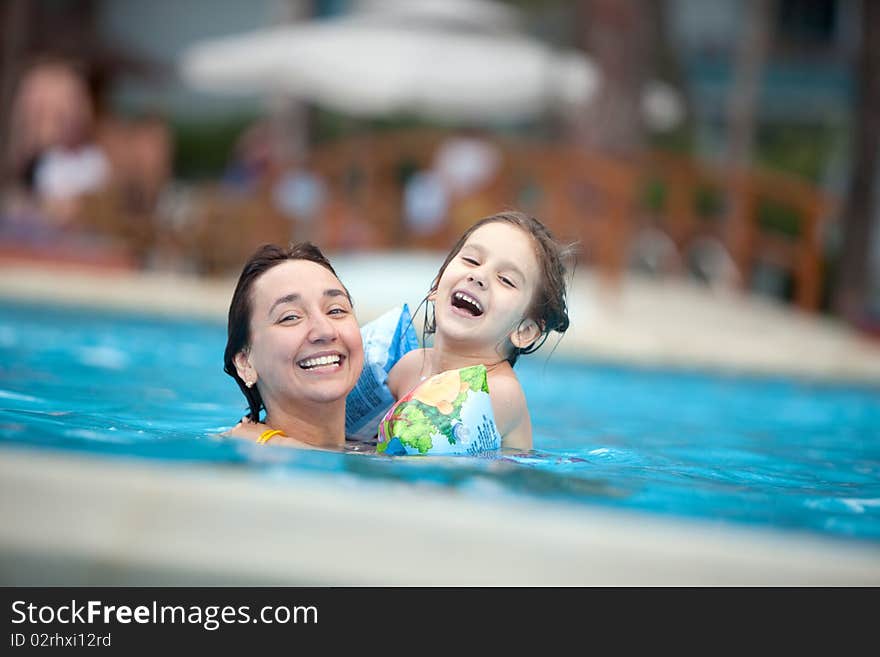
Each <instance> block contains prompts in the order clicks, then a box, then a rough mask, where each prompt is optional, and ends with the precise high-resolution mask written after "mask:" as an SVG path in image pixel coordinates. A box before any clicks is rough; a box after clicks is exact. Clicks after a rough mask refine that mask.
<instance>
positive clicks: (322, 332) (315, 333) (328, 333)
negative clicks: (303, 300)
mask: <svg viewBox="0 0 880 657" xmlns="http://www.w3.org/2000/svg"><path fill="white" fill-rule="evenodd" d="M335 338H336V327H335V326H334V325H333V322H332V321H331V320H330V318H329V317H327V316H326V315H325V314H324V313H318V314H317V315H314V316H313V317H312V321H311V327H310V328H309V340H310V341H311V342H329V341H332V340H334V339H335Z"/></svg>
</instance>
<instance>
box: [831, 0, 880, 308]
mask: <svg viewBox="0 0 880 657" xmlns="http://www.w3.org/2000/svg"><path fill="white" fill-rule="evenodd" d="M858 67H859V68H858V79H857V91H856V100H855V103H856V105H855V130H854V138H853V148H854V151H855V152H854V156H853V166H852V178H851V179H850V185H849V190H848V194H847V199H846V204H845V206H844V207H845V209H844V213H843V217H842V223H843V245H842V247H841V251H840V255H839V258H840V259H839V263H840V265H839V267H840V269H839V277H838V281H837V286H836V289H835V295H834V309H835V311H836V312H837V313H838V314H840V315H841V316H842V317H844V318H845V319H847V320H849V321H852V322H858V321H860V320H861V319H862V318H863V317H862V316H863V315H864V313H865V311H866V305H867V296H868V291H869V290H868V288H869V283H870V276H871V271H870V268H871V262H870V260H871V251H870V249H871V244H872V231H873V229H874V227H875V225H876V222H877V221H878V219H877V217H878V214H880V208H878V195H880V189H877V186H878V184H877V181H878V174H880V171H878V168H877V160H878V157H880V2H876V0H864V1H863V2H862V35H861V52H860V55H859V64H858Z"/></svg>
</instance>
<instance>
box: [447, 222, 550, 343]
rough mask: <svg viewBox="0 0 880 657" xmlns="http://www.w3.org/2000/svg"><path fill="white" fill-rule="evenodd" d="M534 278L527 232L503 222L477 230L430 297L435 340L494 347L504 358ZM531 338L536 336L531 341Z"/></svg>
mask: <svg viewBox="0 0 880 657" xmlns="http://www.w3.org/2000/svg"><path fill="white" fill-rule="evenodd" d="M538 277H539V266H538V258H537V256H536V254H535V247H534V244H533V243H532V238H531V237H530V236H529V235H528V234H527V233H525V232H524V231H523V230H521V229H520V228H518V227H516V226H512V225H510V224H508V223H505V222H492V223H488V224H486V225H484V226H481V227H480V228H478V229H477V230H475V231H474V232H473V233H472V234H471V235H470V237H468V239H467V241H466V242H465V243H464V246H462V248H461V251H459V252H458V254H457V255H456V256H455V257H454V258H453V259H452V260H451V261H450V262H449V265H448V266H447V267H446V270H445V271H444V272H443V275H442V276H441V277H440V281H439V282H438V285H437V292H436V295H435V297H434V302H435V317H436V323H437V335H438V337H439V336H442V337H443V338H444V339H446V340H453V341H456V342H466V343H469V344H472V345H473V346H474V348H475V349H484V348H486V347H494V349H495V351H496V353H497V354H498V356H500V357H502V358H506V357H507V355H508V354H509V353H510V350H511V349H512V344H511V336H512V335H513V334H514V333H515V332H516V331H517V329H518V328H520V325H521V322H522V320H523V319H524V318H525V316H526V312H527V311H528V309H529V306H530V304H531V302H532V298H533V297H534V294H535V288H536V286H537V283H538ZM531 324H532V326H533V327H534V322H531ZM535 328H536V327H535ZM526 337H527V338H528V337H529V336H526ZM535 337H537V333H535V335H534V336H533V337H531V339H534V338H535ZM514 339H516V338H514ZM527 341H529V342H530V341H531V340H527ZM517 346H524V345H521V344H517Z"/></svg>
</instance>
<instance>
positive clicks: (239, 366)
mask: <svg viewBox="0 0 880 657" xmlns="http://www.w3.org/2000/svg"><path fill="white" fill-rule="evenodd" d="M234 362H235V371H236V372H237V373H238V378H240V379H241V380H242V381H244V384H245V385H246V386H247V387H248V388H250V387H251V386H252V385H254V384H255V383H256V382H257V371H256V370H255V369H254V366H253V365H251V361H250V359H249V358H248V352H247V350H245V349H242V350H241V351H239V352H238V353H237V354H235V358H234Z"/></svg>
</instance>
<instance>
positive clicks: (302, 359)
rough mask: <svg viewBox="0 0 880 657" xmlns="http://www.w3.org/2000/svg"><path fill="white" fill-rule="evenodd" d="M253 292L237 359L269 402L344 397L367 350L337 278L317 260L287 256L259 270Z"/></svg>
mask: <svg viewBox="0 0 880 657" xmlns="http://www.w3.org/2000/svg"><path fill="white" fill-rule="evenodd" d="M251 294H252V305H253V310H252V313H251V344H250V348H249V349H248V350H247V351H246V352H243V353H242V354H241V355H240V356H239V357H238V358H237V359H236V366H237V367H238V370H239V376H241V378H242V379H244V380H245V381H256V385H257V386H258V388H259V390H260V395H261V396H262V398H263V401H264V403H265V404H266V408H267V409H268V408H270V406H272V405H273V404H291V403H293V404H294V405H295V406H297V407H308V406H309V405H311V404H315V403H326V402H332V401H337V400H340V399H344V398H345V396H346V395H348V393H349V392H350V391H351V389H352V388H353V387H354V385H355V383H356V382H357V379H358V377H359V376H360V374H361V370H362V369H363V365H364V350H363V343H362V342H361V333H360V328H359V327H358V323H357V319H356V318H355V316H354V313H353V312H352V308H351V303H350V302H349V300H348V296H347V295H346V293H345V290H344V288H343V286H342V284H341V283H340V282H339V279H337V278H336V277H335V276H334V275H333V274H332V273H331V272H330V271H328V270H327V269H326V268H324V267H322V266H321V265H319V264H317V263H315V262H311V261H309V260H287V261H285V262H283V263H281V264H279V265H276V266H274V267H272V268H271V269H269V270H268V271H266V272H264V273H263V274H262V275H261V276H260V277H259V278H257V279H256V281H254V286H253V289H252V291H251Z"/></svg>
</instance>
